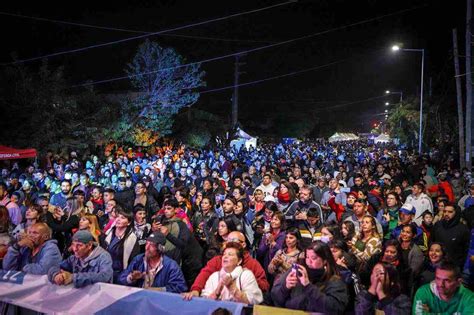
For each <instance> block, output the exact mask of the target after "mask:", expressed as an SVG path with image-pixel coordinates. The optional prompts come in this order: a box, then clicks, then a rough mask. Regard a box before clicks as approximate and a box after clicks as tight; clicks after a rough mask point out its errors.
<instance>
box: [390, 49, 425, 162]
mask: <svg viewBox="0 0 474 315" xmlns="http://www.w3.org/2000/svg"><path fill="white" fill-rule="evenodd" d="M399 50H402V51H409V52H421V84H420V131H419V133H418V153H419V154H420V155H421V153H422V150H421V144H422V141H423V75H424V68H425V50H424V49H407V48H401V47H400V46H398V45H393V46H392V51H394V52H397V51H399Z"/></svg>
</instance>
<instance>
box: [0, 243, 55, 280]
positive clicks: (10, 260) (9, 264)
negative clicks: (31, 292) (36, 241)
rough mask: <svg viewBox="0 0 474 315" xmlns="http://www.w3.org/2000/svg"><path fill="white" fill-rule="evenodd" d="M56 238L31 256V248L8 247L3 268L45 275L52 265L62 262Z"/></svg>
mask: <svg viewBox="0 0 474 315" xmlns="http://www.w3.org/2000/svg"><path fill="white" fill-rule="evenodd" d="M57 244H58V242H57V241H56V240H47V241H46V242H45V243H44V244H43V245H42V246H41V249H40V251H39V252H38V253H37V254H36V255H35V256H34V257H32V256H31V249H29V248H28V247H21V248H20V249H16V248H15V247H14V246H10V247H9V248H8V252H7V254H6V255H5V257H4V258H3V270H17V271H23V272H25V273H31V274H33V275H45V274H47V273H48V270H49V269H50V268H52V267H57V266H59V264H60V263H61V260H62V258H61V253H60V252H59V248H58V245H57Z"/></svg>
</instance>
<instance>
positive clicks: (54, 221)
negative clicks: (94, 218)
mask: <svg viewBox="0 0 474 315" xmlns="http://www.w3.org/2000/svg"><path fill="white" fill-rule="evenodd" d="M83 214H84V208H82V207H81V205H80V203H79V202H78V200H77V198H76V197H69V198H68V199H67V201H66V206H65V207H64V209H63V208H61V207H56V208H54V212H53V213H51V212H47V213H46V223H47V224H48V226H49V227H50V228H51V230H52V231H53V238H54V239H56V240H57V241H58V248H59V250H60V251H61V252H62V253H64V252H65V249H66V248H69V245H71V237H72V234H73V230H76V229H78V228H79V220H80V219H81V216H82V215H83Z"/></svg>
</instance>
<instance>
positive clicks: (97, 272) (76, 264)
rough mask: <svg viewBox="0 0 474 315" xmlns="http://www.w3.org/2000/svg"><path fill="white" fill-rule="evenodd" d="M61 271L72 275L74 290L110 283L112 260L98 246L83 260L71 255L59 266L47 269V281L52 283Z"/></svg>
mask: <svg viewBox="0 0 474 315" xmlns="http://www.w3.org/2000/svg"><path fill="white" fill-rule="evenodd" d="M61 269H62V270H65V271H67V272H70V273H72V274H73V281H72V283H73V284H74V287H75V288H82V287H85V286H87V285H90V284H94V283H97V282H108V283H111V282H112V276H113V271H112V258H111V257H110V254H109V253H108V252H107V251H106V250H105V249H103V248H102V247H100V246H96V247H95V248H94V249H93V250H92V252H91V253H90V255H89V256H87V258H86V259H84V260H81V259H79V258H77V257H76V256H75V255H71V256H69V258H67V259H65V260H63V262H62V263H61V265H59V266H55V267H52V268H51V269H49V271H48V279H49V281H50V282H53V279H54V277H55V276H56V274H58V273H59V271H60V270H61Z"/></svg>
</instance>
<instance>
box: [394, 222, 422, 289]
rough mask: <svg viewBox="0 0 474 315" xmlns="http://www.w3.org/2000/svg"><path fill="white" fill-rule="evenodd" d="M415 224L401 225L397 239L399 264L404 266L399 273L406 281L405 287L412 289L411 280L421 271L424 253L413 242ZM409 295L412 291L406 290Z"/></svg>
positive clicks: (415, 229)
mask: <svg viewBox="0 0 474 315" xmlns="http://www.w3.org/2000/svg"><path fill="white" fill-rule="evenodd" d="M416 231H417V225H416V224H415V223H411V224H407V225H405V226H403V227H402V231H401V232H400V236H399V237H398V240H399V241H400V248H401V264H402V266H403V267H404V270H403V271H402V273H401V275H402V276H403V279H404V280H405V281H406V289H407V290H410V289H411V290H413V282H414V280H415V278H416V277H417V276H418V274H419V273H420V271H421V267H422V266H423V261H424V255H423V252H422V251H421V249H420V247H419V246H418V245H417V244H415V236H416ZM406 292H407V294H408V295H409V296H411V294H412V293H414V292H408V291H406Z"/></svg>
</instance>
